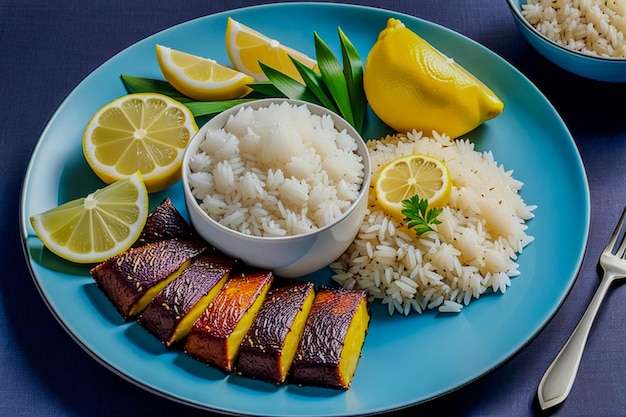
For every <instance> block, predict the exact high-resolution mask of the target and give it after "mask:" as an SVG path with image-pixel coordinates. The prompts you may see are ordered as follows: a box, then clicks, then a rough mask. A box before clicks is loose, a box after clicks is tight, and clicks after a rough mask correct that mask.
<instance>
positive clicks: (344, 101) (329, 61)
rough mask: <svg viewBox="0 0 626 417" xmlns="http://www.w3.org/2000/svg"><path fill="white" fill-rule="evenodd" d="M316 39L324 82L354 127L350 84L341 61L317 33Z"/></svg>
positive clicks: (317, 54) (319, 66)
mask: <svg viewBox="0 0 626 417" xmlns="http://www.w3.org/2000/svg"><path fill="white" fill-rule="evenodd" d="M314 37H315V56H316V58H317V66H318V68H319V69H320V74H321V75H322V80H323V81H324V84H326V87H327V88H328V90H329V91H330V92H331V94H332V97H333V99H334V100H335V103H337V108H338V109H339V112H340V113H341V115H342V116H343V117H344V119H346V120H347V121H348V123H350V124H351V125H352V126H354V116H353V114H352V107H351V105H350V96H349V94H348V83H347V81H346V77H345V75H344V72H343V68H342V67H341V65H340V64H339V61H338V60H337V58H336V57H335V55H334V54H333V52H332V51H331V50H330V48H329V47H328V45H326V43H325V42H324V41H323V40H322V38H320V37H319V35H318V34H317V32H315V33H314Z"/></svg>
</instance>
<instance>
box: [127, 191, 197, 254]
mask: <svg viewBox="0 0 626 417" xmlns="http://www.w3.org/2000/svg"><path fill="white" fill-rule="evenodd" d="M169 239H196V235H195V231H194V230H193V229H192V228H191V226H190V225H189V223H187V221H186V220H185V219H184V218H183V216H181V214H180V212H179V211H178V210H177V209H176V207H174V205H173V204H172V200H170V198H169V197H166V198H165V199H164V200H163V201H162V202H161V203H160V204H159V205H158V206H156V207H155V209H154V210H152V211H151V212H150V214H148V218H147V219H146V224H145V226H144V227H143V231H142V232H141V235H140V236H139V238H138V239H137V241H136V242H135V244H134V245H133V246H135V247H136V246H143V245H146V244H148V243H154V242H160V241H162V240H169Z"/></svg>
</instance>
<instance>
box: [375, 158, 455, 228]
mask: <svg viewBox="0 0 626 417" xmlns="http://www.w3.org/2000/svg"><path fill="white" fill-rule="evenodd" d="M374 190H375V191H376V198H377V200H378V203H379V204H380V205H381V206H382V207H383V209H385V210H386V211H387V212H388V213H390V214H392V215H394V216H396V217H397V218H400V219H401V218H403V217H404V215H403V214H402V208H403V207H402V201H403V200H407V199H409V198H411V197H413V196H414V195H418V196H419V197H420V198H422V199H426V200H428V206H429V207H443V206H445V205H446V204H447V203H448V200H449V198H450V192H451V190H452V180H451V178H450V172H449V171H448V167H446V165H445V163H444V162H443V161H441V160H440V159H438V158H435V157H433V156H430V155H423V154H412V155H406V156H401V157H399V158H396V159H394V160H392V161H390V162H389V163H387V164H386V165H385V166H383V167H382V168H381V170H380V171H379V173H378V175H377V177H376V180H375V183H374Z"/></svg>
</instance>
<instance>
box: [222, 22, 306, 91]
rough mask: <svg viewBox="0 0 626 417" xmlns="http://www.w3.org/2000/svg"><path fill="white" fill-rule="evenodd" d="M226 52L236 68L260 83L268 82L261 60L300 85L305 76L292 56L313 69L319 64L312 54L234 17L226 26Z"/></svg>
mask: <svg viewBox="0 0 626 417" xmlns="http://www.w3.org/2000/svg"><path fill="white" fill-rule="evenodd" d="M226 50H227V51H228V56H229V57H230V60H231V62H232V64H233V66H234V67H235V68H236V69H238V70H239V71H241V72H245V73H246V74H248V75H250V76H252V77H254V79H255V80H257V81H266V80H267V77H266V76H265V74H264V73H263V70H261V66H260V65H259V61H261V62H262V63H263V64H265V65H267V66H270V67H272V68H274V69H276V70H278V71H280V72H282V73H284V74H287V75H289V76H290V77H292V78H294V79H296V80H298V81H300V82H303V81H302V77H300V73H298V70H297V69H296V67H295V65H294V64H293V62H292V61H291V59H290V58H289V56H291V57H293V58H294V59H296V60H298V61H300V62H301V63H303V64H304V65H306V66H307V67H309V68H311V69H314V68H316V67H317V61H316V60H314V59H313V58H310V57H309V56H308V55H306V54H304V53H302V52H300V51H297V50H295V49H292V48H289V47H287V46H285V45H282V44H281V43H280V42H279V41H278V40H276V39H272V38H270V37H268V36H266V35H264V34H262V33H260V32H257V31H256V30H254V29H251V28H249V27H248V26H245V25H242V24H241V23H239V22H238V21H236V20H233V19H232V18H230V17H229V18H228V24H227V26H226Z"/></svg>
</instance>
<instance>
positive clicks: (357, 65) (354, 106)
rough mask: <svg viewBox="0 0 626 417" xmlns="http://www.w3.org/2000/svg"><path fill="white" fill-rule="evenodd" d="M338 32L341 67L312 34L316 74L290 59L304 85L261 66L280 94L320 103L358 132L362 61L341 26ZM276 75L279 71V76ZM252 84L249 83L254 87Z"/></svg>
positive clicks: (362, 109) (362, 95)
mask: <svg viewBox="0 0 626 417" xmlns="http://www.w3.org/2000/svg"><path fill="white" fill-rule="evenodd" d="M338 31H339V40H340V41H341V51H342V60H343V66H342V65H341V64H340V63H339V60H338V59H337V58H336V57H335V55H334V54H333V52H332V51H331V49H330V48H329V47H328V45H327V44H326V43H325V42H324V41H323V40H322V38H321V37H320V36H319V35H318V34H317V33H314V40H315V55H316V59H317V67H318V68H319V73H317V72H315V71H313V70H312V69H310V68H308V67H306V66H304V65H303V64H301V63H299V62H297V61H296V60H295V59H293V58H291V60H292V61H293V62H294V64H295V66H296V69H297V70H298V72H299V73H300V76H301V77H302V79H303V80H304V84H302V83H301V82H299V81H297V80H294V79H293V78H291V77H289V76H288V75H286V74H282V73H281V72H280V71H278V70H276V69H274V68H271V67H268V66H265V65H263V64H262V63H261V69H262V70H263V72H264V73H265V75H266V76H267V78H268V79H269V80H270V82H271V83H272V84H274V85H275V86H276V87H277V88H278V90H280V91H281V93H282V94H284V95H286V96H287V97H289V98H297V99H300V100H304V101H308V102H310V103H314V104H320V105H322V106H324V107H326V108H327V109H329V110H332V111H334V112H336V113H338V114H339V115H341V116H342V117H343V118H344V119H346V121H347V122H348V123H350V124H351V125H352V126H353V127H354V128H355V129H356V130H357V132H359V133H361V132H362V131H363V125H364V121H365V112H366V109H367V100H366V98H365V90H364V89H363V64H362V62H361V59H360V57H359V54H358V53H357V51H356V48H355V47H354V45H353V44H352V43H351V42H350V40H349V39H348V37H347V36H346V35H345V34H344V33H343V31H342V30H341V28H339V29H338ZM266 70H267V71H266ZM279 74H282V77H280V76H279ZM255 85H256V84H251V85H250V86H251V87H252V88H254V89H256V87H255Z"/></svg>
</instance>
